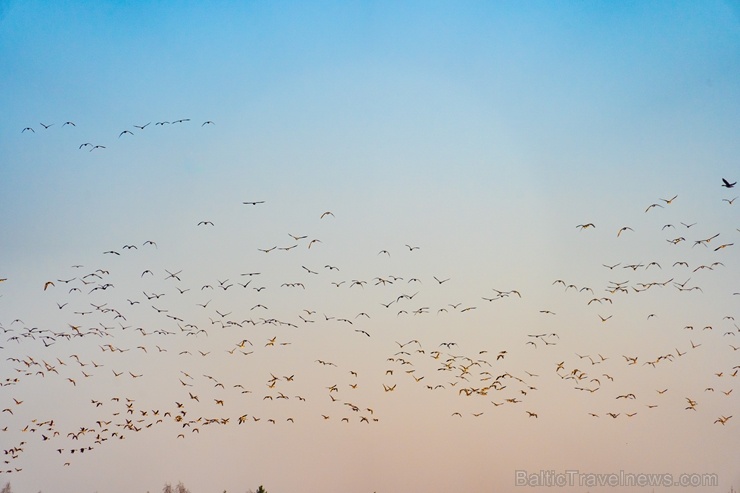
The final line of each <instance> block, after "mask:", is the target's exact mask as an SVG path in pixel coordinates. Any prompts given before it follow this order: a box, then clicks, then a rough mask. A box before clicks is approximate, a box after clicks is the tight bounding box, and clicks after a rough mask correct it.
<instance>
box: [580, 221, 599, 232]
mask: <svg viewBox="0 0 740 493" xmlns="http://www.w3.org/2000/svg"><path fill="white" fill-rule="evenodd" d="M595 227H596V225H595V224H594V223H586V224H579V225H578V226H576V228H578V229H580V230H581V231H583V230H584V229H586V228H595Z"/></svg>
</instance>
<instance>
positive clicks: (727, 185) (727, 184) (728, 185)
mask: <svg viewBox="0 0 740 493" xmlns="http://www.w3.org/2000/svg"><path fill="white" fill-rule="evenodd" d="M42 125H43V123H42ZM735 185H737V182H733V183H730V182H729V181H727V180H725V179H724V178H722V186H723V187H725V188H732V187H734V186H735Z"/></svg>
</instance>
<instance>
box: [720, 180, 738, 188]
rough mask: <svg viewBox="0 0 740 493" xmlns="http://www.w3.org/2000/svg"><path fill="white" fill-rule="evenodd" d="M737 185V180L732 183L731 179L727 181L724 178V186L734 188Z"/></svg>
mask: <svg viewBox="0 0 740 493" xmlns="http://www.w3.org/2000/svg"><path fill="white" fill-rule="evenodd" d="M735 185H737V182H736V181H735V182H732V183H730V182H729V181H727V180H726V179H724V178H722V186H723V187H725V188H732V187H734V186H735Z"/></svg>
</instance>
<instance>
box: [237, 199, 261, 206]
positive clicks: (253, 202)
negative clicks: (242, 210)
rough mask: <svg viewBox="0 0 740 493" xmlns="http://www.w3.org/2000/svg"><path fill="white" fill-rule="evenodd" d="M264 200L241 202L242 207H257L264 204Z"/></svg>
mask: <svg viewBox="0 0 740 493" xmlns="http://www.w3.org/2000/svg"><path fill="white" fill-rule="evenodd" d="M264 203H265V201H264V200H255V201H249V202H242V204H244V205H258V204H264Z"/></svg>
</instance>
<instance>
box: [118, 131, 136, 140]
mask: <svg viewBox="0 0 740 493" xmlns="http://www.w3.org/2000/svg"><path fill="white" fill-rule="evenodd" d="M123 134H131V135H134V133H133V132H132V131H130V130H124V131H123V132H121V133H120V134H118V138H119V139H120V138H121V135H123Z"/></svg>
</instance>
